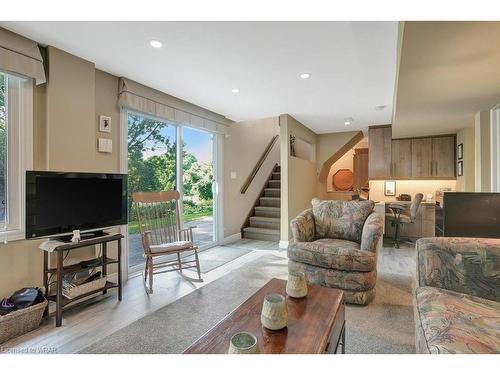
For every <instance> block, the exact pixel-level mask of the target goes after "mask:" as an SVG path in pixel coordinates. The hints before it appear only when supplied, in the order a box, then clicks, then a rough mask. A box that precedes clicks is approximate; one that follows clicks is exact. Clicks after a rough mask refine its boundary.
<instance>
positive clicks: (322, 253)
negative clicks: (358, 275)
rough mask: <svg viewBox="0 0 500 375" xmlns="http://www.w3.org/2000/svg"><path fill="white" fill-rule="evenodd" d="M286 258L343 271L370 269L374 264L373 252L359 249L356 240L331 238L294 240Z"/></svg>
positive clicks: (374, 256)
mask: <svg viewBox="0 0 500 375" xmlns="http://www.w3.org/2000/svg"><path fill="white" fill-rule="evenodd" d="M288 258H289V259H292V260H294V261H296V262H302V263H307V264H310V265H313V266H319V267H324V268H332V269H336V270H343V271H372V270H374V269H375V265H376V259H375V258H376V254H375V253H373V252H370V251H362V250H360V249H359V244H358V243H356V242H353V241H347V240H340V239H333V238H324V239H320V240H316V241H314V242H296V243H294V244H292V245H291V246H289V247H288Z"/></svg>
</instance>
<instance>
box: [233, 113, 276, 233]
mask: <svg viewBox="0 0 500 375" xmlns="http://www.w3.org/2000/svg"><path fill="white" fill-rule="evenodd" d="M277 134H279V123H278V117H269V118H265V119H261V120H255V121H245V122H237V123H233V124H232V125H231V126H230V127H229V131H228V133H227V135H226V136H225V138H224V237H228V236H231V235H233V234H237V233H240V230H241V227H242V225H243V223H244V221H245V219H246V217H247V215H248V213H249V212H250V210H251V209H252V208H253V206H254V203H255V200H256V199H257V197H258V194H259V193H260V191H261V190H262V187H263V186H264V184H265V183H266V181H267V179H268V177H269V174H270V173H271V171H272V169H273V167H274V165H275V164H276V163H279V158H280V154H279V149H280V144H279V141H278V142H276V143H275V145H274V147H273V149H272V150H271V153H270V154H269V156H268V157H267V158H266V160H265V162H264V164H263V165H262V168H260V170H259V172H258V173H257V175H256V177H255V179H254V180H253V182H252V184H251V185H250V187H249V188H248V190H247V191H246V193H245V194H241V193H240V189H241V187H242V185H243V183H244V182H245V180H246V179H247V177H248V176H249V174H250V172H251V171H252V170H253V168H254V167H255V165H256V163H257V161H258V160H259V158H260V157H261V156H262V153H263V152H264V150H265V149H266V147H267V145H268V144H269V141H270V140H271V139H272V137H273V136H274V135H277ZM231 172H233V173H235V174H236V178H235V179H232V178H231Z"/></svg>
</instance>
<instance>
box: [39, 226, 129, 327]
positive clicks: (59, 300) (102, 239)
mask: <svg viewBox="0 0 500 375" xmlns="http://www.w3.org/2000/svg"><path fill="white" fill-rule="evenodd" d="M122 238H123V235H121V234H103V235H101V236H95V237H93V238H90V239H83V240H81V241H80V242H78V243H72V242H67V243H61V245H59V246H58V247H56V248H55V249H54V250H53V253H55V254H56V256H57V260H56V267H55V268H50V266H49V255H50V254H51V252H48V251H43V284H44V286H45V294H46V298H47V299H48V300H49V301H53V302H55V303H56V327H60V326H61V325H62V313H63V309H64V308H65V307H66V306H67V305H69V304H71V305H72V306H74V304H75V302H76V301H78V300H81V299H82V298H85V297H88V296H91V295H93V294H97V293H102V294H106V293H107V291H108V289H111V288H118V300H119V301H121V300H122V273H121V256H122V245H121V243H122V241H121V240H122ZM113 241H117V243H118V257H117V259H111V258H108V257H107V244H108V243H109V242H113ZM92 245H102V253H101V256H100V257H98V258H95V260H98V261H99V263H98V264H97V265H96V266H95V267H101V269H102V270H101V272H102V276H103V277H105V276H106V275H107V266H108V265H109V264H118V283H114V282H111V281H107V282H106V285H105V286H104V287H103V288H100V289H96V290H93V291H91V292H89V293H85V294H82V295H80V296H78V297H75V298H71V299H69V298H66V297H64V296H63V294H62V290H63V287H62V282H63V277H64V275H67V274H71V273H77V272H80V271H84V270H86V269H88V268H89V267H86V266H82V265H81V264H79V263H77V264H72V265H69V266H64V265H63V260H64V253H65V252H67V251H71V250H75V249H80V248H82V247H87V246H92ZM51 275H56V280H55V283H56V292H55V294H53V293H51V292H50V291H49V278H50V276H51ZM47 306H48V305H47ZM47 309H48V307H47Z"/></svg>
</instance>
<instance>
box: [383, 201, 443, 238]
mask: <svg viewBox="0 0 500 375" xmlns="http://www.w3.org/2000/svg"><path fill="white" fill-rule="evenodd" d="M394 202H397V203H400V204H403V205H405V206H407V207H408V208H407V210H405V211H404V212H403V213H404V214H405V215H409V214H410V206H411V202H409V201H394V200H391V201H380V202H376V203H375V212H377V213H378V214H379V215H381V216H382V217H384V218H385V214H386V213H390V212H391V210H390V209H389V207H388V206H389V204H390V203H394ZM435 210H436V202H433V201H432V202H425V201H422V202H421V203H420V207H419V208H418V212H417V217H416V219H415V222H414V223H412V224H406V225H403V226H402V228H401V237H407V238H410V239H411V240H416V239H418V238H421V237H434V236H435V235H436V233H435V232H436V231H435V226H436V214H435ZM383 233H384V235H385V236H386V237H394V227H391V225H390V222H389V220H388V219H385V220H384V227H383Z"/></svg>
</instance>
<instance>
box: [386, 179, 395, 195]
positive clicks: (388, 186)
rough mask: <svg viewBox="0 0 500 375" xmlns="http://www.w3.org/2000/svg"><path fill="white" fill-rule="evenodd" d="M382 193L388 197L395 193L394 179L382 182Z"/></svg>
mask: <svg viewBox="0 0 500 375" xmlns="http://www.w3.org/2000/svg"><path fill="white" fill-rule="evenodd" d="M384 195H385V196H388V197H393V196H395V195H396V181H385V182H384Z"/></svg>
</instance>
